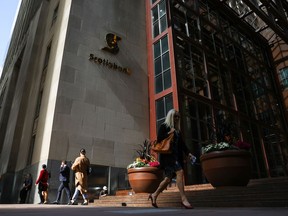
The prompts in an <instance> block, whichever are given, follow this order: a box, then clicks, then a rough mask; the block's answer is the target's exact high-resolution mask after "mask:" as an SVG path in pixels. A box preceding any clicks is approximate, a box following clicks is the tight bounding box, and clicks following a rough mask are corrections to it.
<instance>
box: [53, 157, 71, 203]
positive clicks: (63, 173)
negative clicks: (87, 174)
mask: <svg viewBox="0 0 288 216" xmlns="http://www.w3.org/2000/svg"><path fill="white" fill-rule="evenodd" d="M69 179H70V168H69V167H68V166H67V161H65V160H63V161H62V162H61V165H60V171H59V181H60V182H61V184H60V185H59V187H58V192H57V198H56V200H55V201H54V202H53V204H59V203H60V198H61V194H62V190H63V189H65V192H66V194H67V197H68V200H69V201H70V200H71V191H70V187H69ZM69 201H68V204H69Z"/></svg>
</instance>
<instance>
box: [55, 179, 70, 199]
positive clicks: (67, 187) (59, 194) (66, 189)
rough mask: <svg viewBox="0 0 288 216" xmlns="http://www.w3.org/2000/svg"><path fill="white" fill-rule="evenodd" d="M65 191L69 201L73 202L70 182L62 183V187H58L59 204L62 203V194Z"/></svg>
mask: <svg viewBox="0 0 288 216" xmlns="http://www.w3.org/2000/svg"><path fill="white" fill-rule="evenodd" d="M63 189H65V191H66V194H67V198H68V199H69V200H71V191H70V188H69V183H68V182H61V184H60V186H59V187H58V193H57V198H56V201H57V202H60V198H61V193H62V190H63Z"/></svg>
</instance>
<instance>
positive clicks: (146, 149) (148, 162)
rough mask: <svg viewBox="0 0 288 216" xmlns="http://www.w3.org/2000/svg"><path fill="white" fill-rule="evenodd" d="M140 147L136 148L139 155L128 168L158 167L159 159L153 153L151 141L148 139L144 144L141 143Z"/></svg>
mask: <svg viewBox="0 0 288 216" xmlns="http://www.w3.org/2000/svg"><path fill="white" fill-rule="evenodd" d="M139 146H140V149H138V150H136V152H137V154H138V157H137V158H136V159H135V160H134V161H133V163H131V164H129V165H128V166H127V169H130V168H136V167H149V166H151V167H158V166H159V165H160V163H159V161H157V160H156V159H155V157H153V156H152V155H151V141H149V140H148V139H146V140H145V141H144V142H143V144H142V145H139Z"/></svg>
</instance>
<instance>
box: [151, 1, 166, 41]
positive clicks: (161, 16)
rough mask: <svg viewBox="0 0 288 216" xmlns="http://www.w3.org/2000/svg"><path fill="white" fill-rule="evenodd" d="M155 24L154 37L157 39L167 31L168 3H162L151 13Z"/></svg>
mask: <svg viewBox="0 0 288 216" xmlns="http://www.w3.org/2000/svg"><path fill="white" fill-rule="evenodd" d="M151 15H152V22H153V37H154V38H155V37H157V36H158V35H159V34H161V33H162V32H163V31H165V30H166V29H167V15H166V1H161V2H160V3H159V4H157V5H156V6H155V7H154V8H152V11H151Z"/></svg>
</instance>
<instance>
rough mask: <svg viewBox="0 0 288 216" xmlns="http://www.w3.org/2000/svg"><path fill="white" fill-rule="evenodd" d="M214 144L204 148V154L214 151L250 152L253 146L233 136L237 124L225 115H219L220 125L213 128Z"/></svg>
mask: <svg viewBox="0 0 288 216" xmlns="http://www.w3.org/2000/svg"><path fill="white" fill-rule="evenodd" d="M210 126H211V127H212V125H210ZM212 128H213V129H212V131H213V133H214V134H212V136H210V137H212V141H211V142H212V143H210V144H208V145H206V146H204V147H202V154H205V153H209V152H213V151H225V150H232V149H234V150H241V149H242V150H249V149H250V148H251V144H250V143H248V142H245V141H243V140H239V139H238V138H236V137H235V136H234V135H233V134H235V132H234V133H233V130H234V129H235V128H236V123H235V122H233V121H232V120H231V119H230V118H229V117H228V118H224V114H223V113H220V114H219V115H218V125H217V126H213V127H212Z"/></svg>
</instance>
